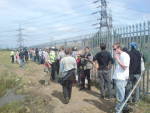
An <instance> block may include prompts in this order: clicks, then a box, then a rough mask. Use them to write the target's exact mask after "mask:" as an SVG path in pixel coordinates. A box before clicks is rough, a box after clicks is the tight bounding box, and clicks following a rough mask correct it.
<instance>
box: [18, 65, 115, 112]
mask: <svg viewBox="0 0 150 113" xmlns="http://www.w3.org/2000/svg"><path fill="white" fill-rule="evenodd" d="M43 70H44V69H43V66H42V65H37V64H35V63H29V64H27V65H26V68H25V69H20V68H16V69H15V72H16V73H17V74H18V75H20V76H22V77H23V79H25V80H26V81H28V85H26V86H25V89H26V90H27V91H28V92H29V93H30V94H32V95H33V96H40V97H44V98H50V104H51V105H52V106H53V108H54V109H53V112H52V113H111V111H112V109H113V105H114V102H113V101H106V100H102V99H99V91H98V90H97V89H96V88H94V87H92V90H91V91H79V90H78V88H77V87H73V92H72V98H71V100H70V103H69V104H67V105H66V104H64V100H63V95H62V87H61V85H59V84H58V83H54V82H50V85H47V86H45V85H42V84H41V83H40V82H39V81H40V80H43V79H44V78H45V76H46V73H45V72H44V71H43ZM42 109H44V108H42Z"/></svg>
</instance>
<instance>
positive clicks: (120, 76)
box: [113, 52, 130, 80]
mask: <svg viewBox="0 0 150 113" xmlns="http://www.w3.org/2000/svg"><path fill="white" fill-rule="evenodd" d="M119 59H120V61H121V62H122V63H123V64H124V65H125V66H126V69H123V68H122V67H121V66H120V65H119V64H118V63H117V65H116V69H115V72H114V75H113V79H116V80H127V79H128V78H129V65H130V57H129V55H128V54H127V53H125V52H122V53H121V54H120V58H119Z"/></svg>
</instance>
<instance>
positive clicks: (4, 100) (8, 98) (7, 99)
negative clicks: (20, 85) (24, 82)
mask: <svg viewBox="0 0 150 113" xmlns="http://www.w3.org/2000/svg"><path fill="white" fill-rule="evenodd" d="M24 98H25V96H24V95H17V94H15V93H14V90H8V91H7V93H6V94H5V95H4V96H2V97H0V107H2V106H4V105H5V104H9V103H12V102H16V101H21V100H24Z"/></svg>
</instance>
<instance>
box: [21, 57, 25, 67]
mask: <svg viewBox="0 0 150 113" xmlns="http://www.w3.org/2000/svg"><path fill="white" fill-rule="evenodd" d="M20 67H24V60H23V59H20Z"/></svg>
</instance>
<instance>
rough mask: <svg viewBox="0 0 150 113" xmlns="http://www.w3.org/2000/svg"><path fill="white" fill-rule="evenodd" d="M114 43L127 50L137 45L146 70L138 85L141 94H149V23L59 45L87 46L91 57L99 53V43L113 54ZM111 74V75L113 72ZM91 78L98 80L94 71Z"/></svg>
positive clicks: (90, 35)
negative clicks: (134, 44) (90, 51)
mask: <svg viewBox="0 0 150 113" xmlns="http://www.w3.org/2000/svg"><path fill="white" fill-rule="evenodd" d="M74 39H76V40H74ZM116 42H120V43H121V44H122V45H123V47H126V48H128V49H129V44H130V43H131V42H136V43H137V44H138V49H139V50H140V51H141V53H142V54H143V55H144V58H145V68H146V70H145V72H144V74H143V78H142V80H141V83H140V87H141V92H142V93H143V94H150V72H149V71H150V21H148V22H143V23H139V24H134V25H129V26H125V27H119V28H113V29H112V30H110V31H107V32H102V31H101V32H100V31H99V32H97V33H94V34H88V35H85V36H79V37H74V38H71V40H67V41H65V43H64V44H63V43H61V45H64V46H69V43H70V45H71V46H77V47H79V48H84V47H86V46H88V47H90V48H91V50H92V53H93V55H95V54H96V53H97V52H99V51H100V43H106V45H107V49H108V51H110V52H111V53H112V54H113V50H112V45H113V44H114V43H116ZM111 73H113V70H112V72H111ZM91 78H92V79H93V80H94V81H97V80H98V77H97V74H96V72H95V70H92V77H91Z"/></svg>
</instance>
